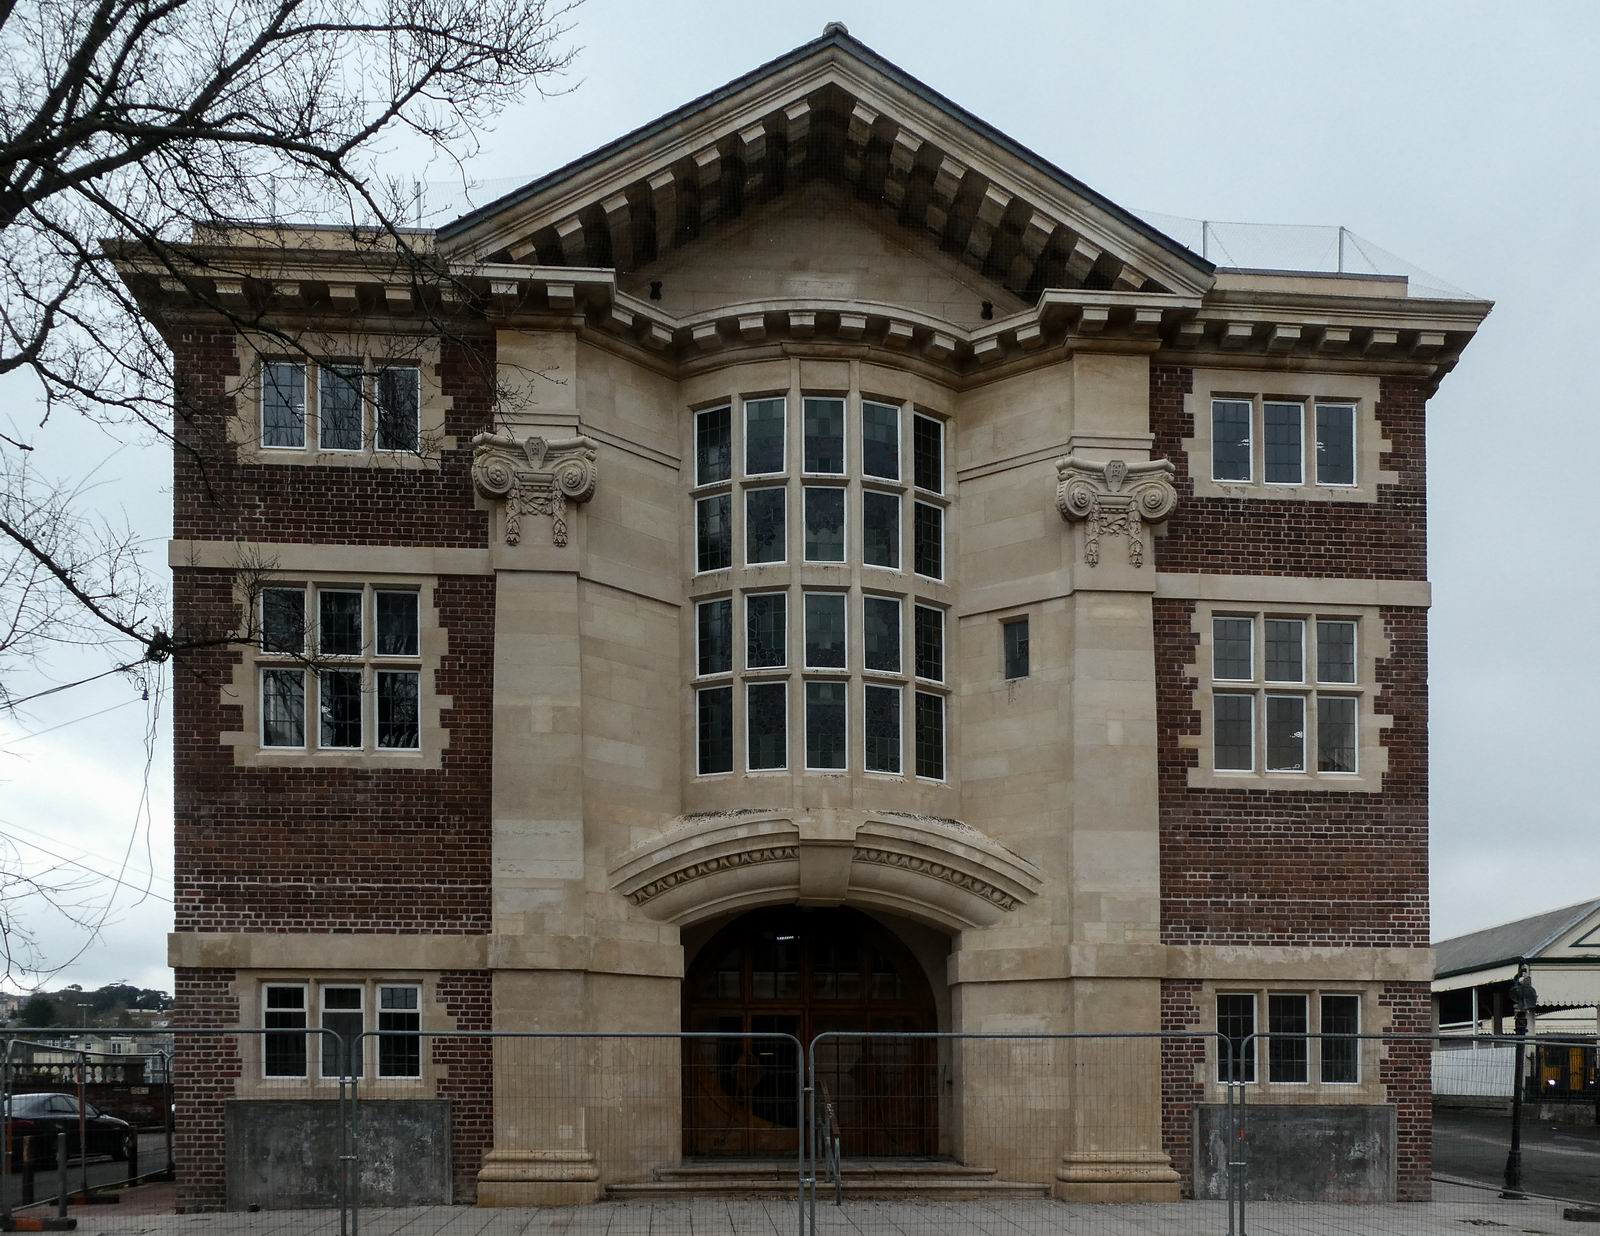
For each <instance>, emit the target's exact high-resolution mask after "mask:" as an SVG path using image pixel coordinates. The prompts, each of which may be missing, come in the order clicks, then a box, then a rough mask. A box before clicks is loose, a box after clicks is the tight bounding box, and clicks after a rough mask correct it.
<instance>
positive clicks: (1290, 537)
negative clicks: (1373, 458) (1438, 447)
mask: <svg viewBox="0 0 1600 1236" xmlns="http://www.w3.org/2000/svg"><path fill="white" fill-rule="evenodd" d="M1193 381H1194V371H1193V370H1191V369H1188V368H1186V367H1181V366H1176V365H1154V366H1152V367H1151V369H1150V430H1151V432H1152V433H1154V434H1155V438H1156V440H1155V446H1154V448H1153V450H1154V452H1155V458H1157V459H1170V460H1171V461H1172V463H1173V466H1174V467H1175V468H1176V469H1177V475H1176V476H1175V477H1174V478H1173V484H1174V485H1175V486H1176V488H1177V491H1178V506H1177V509H1176V510H1175V511H1174V512H1173V514H1172V517H1171V519H1169V520H1168V521H1167V524H1166V530H1165V532H1164V533H1162V534H1161V535H1159V536H1158V537H1157V540H1156V561H1157V564H1158V566H1159V569H1160V570H1163V571H1198V572H1210V573H1213V574H1218V575H1298V576H1306V577H1330V576H1332V577H1339V576H1343V577H1350V578H1357V579H1424V578H1426V577H1427V573H1428V508H1427V475H1426V458H1425V454H1424V450H1425V442H1424V428H1423V414H1424V405H1425V403H1426V400H1427V394H1426V388H1425V387H1424V386H1423V384H1422V383H1420V382H1416V381H1411V380H1402V379H1391V378H1384V379H1382V381H1381V384H1380V388H1379V396H1378V406H1377V408H1376V413H1377V418H1378V424H1379V426H1380V427H1381V429H1382V430H1383V434H1384V436H1385V437H1386V438H1387V439H1388V440H1389V446H1390V449H1389V451H1388V452H1387V453H1386V454H1384V455H1382V456H1381V457H1380V463H1381V466H1382V467H1383V468H1384V469H1385V470H1386V471H1391V472H1394V473H1396V474H1397V476H1398V481H1397V483H1395V484H1392V485H1379V486H1378V500H1377V501H1376V502H1374V503H1361V502H1301V501H1294V500H1288V499H1272V498H1255V497H1251V498H1196V497H1195V496H1194V482H1193V479H1192V478H1191V476H1190V474H1189V458H1188V454H1187V452H1186V451H1185V450H1184V447H1183V443H1184V439H1186V438H1192V437H1193V436H1194V416H1193V415H1191V414H1190V413H1189V412H1187V411H1185V409H1184V396H1185V395H1186V394H1188V393H1189V392H1190V390H1191V389H1192V387H1193Z"/></svg>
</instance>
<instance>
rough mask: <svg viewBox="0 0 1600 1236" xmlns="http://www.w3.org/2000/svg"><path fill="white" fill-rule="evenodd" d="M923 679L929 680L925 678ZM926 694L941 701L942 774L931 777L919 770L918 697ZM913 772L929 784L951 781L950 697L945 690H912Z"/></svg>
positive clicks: (943, 783)
mask: <svg viewBox="0 0 1600 1236" xmlns="http://www.w3.org/2000/svg"><path fill="white" fill-rule="evenodd" d="M922 681H927V680H926V679H923V680H922ZM921 695H926V696H927V697H928V698H929V699H934V700H938V701H939V768H940V770H941V775H939V776H937V777H929V776H926V775H925V774H923V773H921V772H919V771H918V770H917V714H916V707H917V697H918V696H921ZM911 710H912V711H911V772H912V775H913V777H914V778H915V779H916V780H918V781H923V782H926V783H927V784H929V785H948V784H949V783H950V697H949V695H947V694H946V693H945V692H943V691H923V690H920V689H918V688H916V687H913V688H912V692H911Z"/></svg>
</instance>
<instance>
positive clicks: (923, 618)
mask: <svg viewBox="0 0 1600 1236" xmlns="http://www.w3.org/2000/svg"><path fill="white" fill-rule="evenodd" d="M915 622H916V630H915V631H914V632H913V635H914V637H915V641H916V648H915V651H916V661H917V664H916V670H917V677H918V678H926V679H927V680H928V681H929V682H943V681H944V610H942V609H934V608H933V607H932V606H931V605H919V606H917V609H916V619H915Z"/></svg>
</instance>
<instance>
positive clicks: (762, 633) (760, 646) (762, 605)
mask: <svg viewBox="0 0 1600 1236" xmlns="http://www.w3.org/2000/svg"><path fill="white" fill-rule="evenodd" d="M788 611H789V598H788V596H787V594H785V593H782V592H761V593H756V594H755V595H753V596H748V597H746V598H745V610H744V626H745V661H744V663H745V666H746V668H748V669H775V668H779V667H782V666H784V665H787V664H788V663H789V660H788V629H789V628H788Z"/></svg>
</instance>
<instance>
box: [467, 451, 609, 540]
mask: <svg viewBox="0 0 1600 1236" xmlns="http://www.w3.org/2000/svg"><path fill="white" fill-rule="evenodd" d="M596 453H597V451H596V447H595V444H594V442H593V441H592V440H591V439H589V438H583V437H577V438H523V439H518V438H514V437H512V436H510V435H509V434H491V433H480V434H479V435H478V436H477V437H475V438H473V439H472V483H473V484H474V485H475V486H477V489H478V492H479V493H480V494H482V495H483V496H484V497H486V498H497V499H501V500H503V501H504V502H505V504H506V544H507V545H516V544H517V543H519V542H520V541H521V540H522V517H523V516H524V515H548V516H549V517H550V540H551V541H552V542H553V543H555V544H556V545H565V544H566V543H567V503H569V502H587V501H588V500H589V499H590V498H592V497H594V487H595V485H596V483H597V482H598V481H599V479H600V474H599V470H598V468H597V467H596V465H595V455H596Z"/></svg>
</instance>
